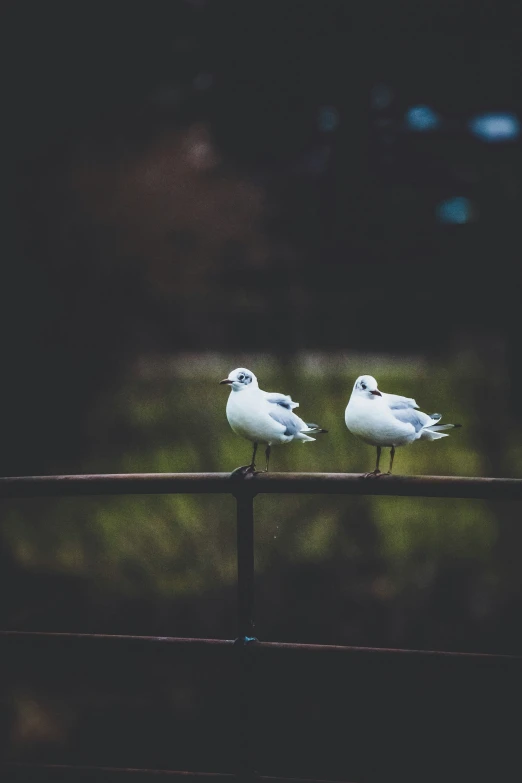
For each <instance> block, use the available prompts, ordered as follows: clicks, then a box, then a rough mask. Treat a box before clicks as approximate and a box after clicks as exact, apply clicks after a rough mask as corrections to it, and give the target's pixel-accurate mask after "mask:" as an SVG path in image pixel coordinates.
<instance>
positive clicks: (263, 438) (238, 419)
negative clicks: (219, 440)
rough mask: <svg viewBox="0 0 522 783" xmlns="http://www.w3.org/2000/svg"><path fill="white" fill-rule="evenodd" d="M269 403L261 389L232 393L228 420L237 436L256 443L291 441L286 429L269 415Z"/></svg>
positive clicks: (229, 401) (228, 402)
mask: <svg viewBox="0 0 522 783" xmlns="http://www.w3.org/2000/svg"><path fill="white" fill-rule="evenodd" d="M268 406H269V403H268V402H267V401H266V398H265V397H264V395H263V394H262V393H261V392H260V390H259V389H252V390H250V389H244V390H242V391H240V392H231V393H230V395H229V398H228V401H227V419H228V423H229V424H230V426H231V428H232V429H233V431H234V432H235V433H236V435H241V436H242V437H243V438H247V440H251V441H253V442H256V443H285V442H286V441H288V440H291V437H288V436H286V435H285V434H284V432H285V429H286V428H285V427H284V425H282V424H279V422H277V421H275V419H273V418H272V417H271V416H270V415H269V408H268Z"/></svg>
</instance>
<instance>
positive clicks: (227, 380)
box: [220, 378, 233, 383]
mask: <svg viewBox="0 0 522 783" xmlns="http://www.w3.org/2000/svg"><path fill="white" fill-rule="evenodd" d="M220 383H233V381H231V380H230V378H223V380H222V381H220Z"/></svg>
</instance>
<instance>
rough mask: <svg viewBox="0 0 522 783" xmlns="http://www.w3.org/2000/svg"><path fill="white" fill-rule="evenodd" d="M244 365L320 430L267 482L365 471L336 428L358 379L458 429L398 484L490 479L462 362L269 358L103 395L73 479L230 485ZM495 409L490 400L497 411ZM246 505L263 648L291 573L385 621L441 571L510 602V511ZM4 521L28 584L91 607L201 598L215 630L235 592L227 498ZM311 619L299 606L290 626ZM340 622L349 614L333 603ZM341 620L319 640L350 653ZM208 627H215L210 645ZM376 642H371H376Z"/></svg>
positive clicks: (30, 507)
mask: <svg viewBox="0 0 522 783" xmlns="http://www.w3.org/2000/svg"><path fill="white" fill-rule="evenodd" d="M245 364H246V365H247V366H249V367H250V368H251V369H253V370H254V371H255V372H256V374H257V375H258V378H259V380H260V385H261V387H262V388H265V389H267V390H278V391H284V392H286V393H290V394H292V396H293V397H294V398H295V399H296V400H297V401H298V402H299V403H300V408H299V412H300V413H301V415H304V416H305V418H308V419H311V420H314V421H318V422H319V423H320V424H321V425H322V426H323V427H325V428H326V429H328V430H329V433H328V434H327V435H324V436H323V437H320V438H318V439H317V441H316V442H315V443H310V444H304V445H303V444H290V445H288V446H285V447H274V449H273V454H272V461H271V467H272V470H275V471H324V472H362V471H365V470H369V469H371V468H373V465H374V459H375V450H374V449H373V448H371V447H369V446H366V445H365V444H363V443H361V442H360V441H358V440H357V439H355V438H354V437H353V436H352V435H350V433H348V431H347V430H346V427H345V424H344V408H345V406H346V403H347V400H348V397H349V394H350V391H351V387H352V385H353V381H354V379H355V377H356V376H357V375H358V374H359V373H360V372H362V371H364V372H371V373H373V374H375V376H376V377H377V378H378V380H379V384H380V386H381V388H383V389H385V390H390V391H394V392H397V393H406V394H407V395H409V396H413V397H415V398H416V399H417V401H418V402H419V404H420V405H421V408H423V409H424V410H426V411H428V412H432V411H439V412H441V413H442V414H443V420H444V421H459V422H460V423H462V425H463V427H462V429H460V430H456V431H454V432H452V434H451V436H450V437H449V438H446V439H444V440H441V441H437V442H434V443H417V444H414V445H412V446H411V447H405V448H401V449H399V450H398V453H397V457H396V462H395V468H396V472H398V473H406V474H413V473H418V474H446V475H487V474H488V473H489V471H490V468H491V463H490V462H489V461H488V455H487V437H488V427H489V425H490V424H491V422H488V421H486V422H485V425H486V426H484V422H482V423H481V415H482V411H481V410H480V409H479V408H477V407H476V406H470V405H469V400H468V398H467V392H466V390H467V388H469V387H470V386H476V385H477V383H480V380H481V379H480V378H479V377H478V376H477V369H478V366H477V364H476V363H474V362H472V361H470V360H469V359H468V360H466V359H465V357H464V356H463V355H459V356H457V357H455V358H454V359H453V360H452V361H450V362H445V363H444V364H443V363H440V364H438V363H435V362H430V363H427V362H425V361H423V360H421V359H417V358H411V359H400V358H398V357H370V356H366V357H357V356H350V355H346V356H342V357H339V358H335V357H328V356H327V355H320V354H318V355H306V354H303V355H301V356H297V357H295V358H294V359H293V360H291V361H287V362H283V361H276V360H274V359H271V358H269V357H267V356H256V357H250V358H247V357H246V356H241V357H234V358H232V357H230V356H220V355H215V354H212V355H210V354H209V355H200V356H196V355H193V356H189V357H183V356H180V357H177V358H176V357H173V358H165V359H162V358H161V357H158V358H157V359H149V360H147V359H146V358H145V359H143V360H142V361H141V362H138V363H137V364H136V365H134V366H133V368H132V369H131V370H129V372H128V374H127V375H126V376H124V377H122V379H121V384H120V386H119V388H115V390H114V391H113V392H112V393H105V394H103V395H102V396H101V397H100V399H99V400H98V404H97V405H96V406H95V408H94V409H93V410H92V412H91V414H90V418H89V432H90V455H89V456H88V457H87V458H86V460H85V464H84V470H85V472H102V473H104V472H112V473H118V472H182V471H189V472H192V471H230V470H232V469H234V468H235V467H237V466H238V465H239V464H245V463H246V462H248V459H249V458H250V454H251V446H250V444H249V443H248V442H247V441H245V440H242V439H240V438H238V437H237V436H236V435H234V433H233V432H232V431H231V429H230V427H229V425H228V423H227V421H226V416H225V405H226V398H227V394H228V390H225V389H223V387H219V386H218V381H219V380H220V379H221V377H223V376H224V375H226V374H227V373H228V372H229V370H230V369H232V368H233V366H239V365H245ZM482 382H483V383H484V382H485V379H482ZM497 393H498V390H497ZM504 394H507V390H504ZM502 404H503V399H502V398H501V397H499V398H498V399H497V405H498V406H499V407H502ZM512 436H513V440H514V441H515V440H516V438H515V436H514V429H510V428H507V429H506V430H505V431H504V432H503V442H504V448H505V450H506V451H508V452H510V449H511V444H510V441H511V437H512ZM384 459H387V452H386V453H385V455H384ZM511 465H512V474H514V475H517V474H520V471H521V470H522V465H521V463H520V457H519V459H518V460H517V462H516V463H514V462H512V463H511ZM384 466H386V462H385V463H384ZM255 503H256V570H257V574H258V580H259V583H258V587H259V610H260V611H259V613H260V617H261V618H263V616H264V615H265V614H266V613H267V612H268V614H267V615H266V617H265V619H264V620H263V619H262V620H261V622H262V623H263V622H264V623H266V624H267V628H266V629H265V630H264V629H263V628H262V627H261V628H260V629H259V633H260V634H261V635H262V636H264V635H265V631H266V630H268V628H269V627H270V625H271V624H272V623H274V622H275V624H276V625H277V624H278V623H279V622H280V620H281V618H284V617H287V616H288V613H291V612H292V611H294V608H295V606H294V604H293V599H292V600H291V601H289V603H288V605H284V604H282V605H280V606H278V610H277V612H278V616H279V618H280V619H279V620H277V619H276V618H274V617H272V618H270V605H271V602H272V601H273V600H275V595H274V590H275V591H276V592H277V589H278V588H277V586H276V583H274V582H273V578H274V573H276V572H277V571H279V576H278V577H277V578H278V579H279V580H284V579H285V578H286V574H287V572H288V573H289V572H290V571H291V570H292V569H293V568H295V567H298V568H304V569H307V568H311V569H312V570H313V571H314V573H315V576H316V577H317V574H321V579H323V580H327V581H328V580H329V579H330V578H331V579H332V580H333V581H332V584H331V587H332V589H333V585H334V583H335V584H336V585H337V588H336V589H340V590H341V595H342V594H344V593H346V594H347V596H348V600H350V601H351V600H355V601H357V600H359V599H357V597H356V596H357V594H359V593H360V594H361V596H362V595H366V599H368V598H370V599H371V600H373V599H376V600H377V601H378V602H380V603H381V604H382V605H383V606H387V607H388V609H390V610H392V609H393V607H397V606H399V605H400V601H401V600H403V599H404V598H405V597H407V596H409V599H408V600H414V602H415V601H417V600H418V601H423V600H425V599H426V596H429V595H430V593H431V591H432V590H433V587H434V584H435V583H436V581H437V579H438V577H439V576H440V572H441V569H442V570H443V569H444V568H445V567H446V566H447V564H448V563H452V562H460V561H462V562H466V561H467V562H468V563H470V564H472V567H473V568H474V569H475V570H477V571H478V572H480V577H479V582H481V583H482V584H483V588H484V589H485V590H486V592H487V591H488V590H491V589H493V587H492V585H494V584H495V579H497V587H496V588H495V589H497V588H498V590H499V591H500V592H501V591H502V589H504V588H505V587H506V585H505V584H504V587H502V585H499V584H498V578H499V574H498V573H497V570H496V569H497V568H498V564H497V563H496V562H495V556H494V552H495V546H496V544H497V539H498V537H499V526H500V525H502V524H503V522H505V521H506V520H507V519H511V518H512V516H513V509H511V508H510V504H507V506H508V507H507V508H502V507H501V508H499V507H498V506H499V505H500V506H501V505H502V504H497V506H495V505H492V504H488V503H486V502H481V501H466V500H443V499H428V498H427V499H421V498H385V497H382V498H378V497H373V498H372V497H368V498H355V497H353V498H343V497H339V496H332V497H329V496H328V495H324V496H311V497H308V496H302V495H296V496H292V495H288V496H285V495H280V496H260V497H258V498H257V499H256V501H255ZM6 511H7V513H6V514H5V516H4V520H3V524H2V532H3V535H4V538H5V541H6V542H7V545H8V546H9V547H10V549H11V551H12V554H13V556H14V558H15V560H16V562H17V563H18V564H19V565H20V566H21V567H23V568H24V569H26V570H27V571H29V572H30V571H36V572H43V573H45V572H48V573H55V574H60V573H62V574H64V575H67V574H68V575H74V576H75V577H82V578H83V579H85V580H87V581H88V582H89V583H91V584H92V586H93V589H94V586H95V589H96V591H101V594H103V592H104V591H109V593H110V594H113V595H121V596H127V598H126V600H136V599H141V600H143V599H144V597H145V598H146V597H147V596H149V597H150V598H152V597H153V596H156V599H162V600H165V601H167V603H168V604H169V605H170V606H171V611H172V612H173V617H174V618H175V616H176V608H175V607H176V605H177V604H180V603H183V601H185V600H187V599H190V600H195V599H196V598H197V597H198V596H205V595H206V596H209V595H212V593H214V596H215V598H214V601H213V605H214V608H215V613H216V617H218V618H219V616H220V614H221V613H222V611H223V607H219V606H218V604H219V591H220V590H223V589H225V590H228V589H233V585H234V583H235V578H236V564H235V512H234V502H233V500H232V498H229V497H222V496H216V497H209V496H190V495H179V496H168V495H157V496H154V495H153V496H145V497H132V496H130V497H99V498H86V499H79V498H76V499H61V500H50V499H48V500H39V501H36V500H27V501H10V502H8V503H7V509H6ZM368 569H369V571H370V572H372V573H371V576H370V577H364V579H363V584H360V585H359V586H358V587H357V588H356V590H355V597H354V595H353V590H354V586H353V578H354V577H353V574H354V573H356V572H362V573H364V571H365V570H368ZM350 571H352V572H353V573H352V575H351V576H350V575H349V572H350ZM343 573H345V574H346V580H345V584H344V585H343V576H342V574H343ZM495 574H496V576H495ZM505 576H506V575H505V574H504V575H503V578H504V581H505ZM265 582H266V584H265ZM313 583H314V580H313V579H312V580H311V585H312V584H313ZM361 591H362V593H361ZM283 592H284V591H283ZM416 592H417V593H418V595H417V598H414V596H415V593H416ZM350 593H351V595H350ZM133 597H134V598H133ZM287 597H288V596H287ZM401 597H402V598H401ZM497 597H499V596H497ZM366 599H365V600H366ZM147 600H148V599H147ZM315 600H316V601H317V605H316V606H315V608H313V607H312V609H311V610H310V612H311V613H310V614H309V615H308V616H307V617H306V624H305V623H304V621H303V623H302V625H301V629H300V630H299V623H298V628H297V630H294V631H293V632H291V633H290V635H292V633H297V634H299V633H303V634H305V635H306V636H310V634H311V633H312V632H311V631H310V628H313V627H314V623H315V622H316V620H317V619H318V617H320V616H321V614H322V609H321V601H320V600H318V598H317V597H316V599H315ZM325 600H326V599H325ZM486 604H487V601H486V602H485V605H486ZM307 606H309V602H308V599H307V598H306V597H304V598H303V607H302V611H305V612H306V611H307V610H306V607H307ZM337 611H339V612H344V611H346V608H344V609H343V606H342V604H340V605H338V606H337ZM401 611H402V610H401ZM404 611H405V610H404ZM314 612H317V618H315V619H314V617H313V613H314ZM406 615H407V613H406ZM406 615H405V620H404V622H405V623H406V625H407V623H408V618H407V616H406ZM468 619H469V618H468ZM346 620H347V618H346V617H344V616H338V617H333V616H332V617H331V618H330V621H329V622H330V623H331V624H332V627H330V628H328V629H323V631H322V633H323V634H324V633H326V634H330V635H333V636H335V637H336V638H338V637H339V636H340V638H342V639H343V640H344V641H346V642H348V641H353V639H351V634H352V633H353V629H352V628H351V627H350V623H349V622H348V625H347V626H346V625H345V623H346ZM216 622H217V623H218V625H217V626H215V627H214V626H212V627H214V628H215V632H216V633H219V628H218V626H219V620H218V621H216ZM198 623H199V626H198ZM174 626H175V620H174ZM194 628H195V629H196V631H195V632H196V633H197V632H198V630H197V629H198V628H199V633H203V632H204V630H205V628H207V629H208V622H207V619H206V618H205V617H203V616H200V617H199V618H197V619H195V620H194ZM343 629H344V630H343ZM388 632H389V631H386V630H385V629H381V630H380V632H379V637H380V639H381V641H382V642H383V643H384V641H385V639H386V635H387V633H388ZM358 633H359V632H358ZM363 640H364V639H363ZM316 641H319V639H316Z"/></svg>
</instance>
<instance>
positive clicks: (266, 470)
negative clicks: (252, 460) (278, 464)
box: [265, 444, 270, 473]
mask: <svg viewBox="0 0 522 783" xmlns="http://www.w3.org/2000/svg"><path fill="white" fill-rule="evenodd" d="M265 457H266V468H265V473H268V463H269V462H270V444H269V445H268V446H267V447H266V449H265Z"/></svg>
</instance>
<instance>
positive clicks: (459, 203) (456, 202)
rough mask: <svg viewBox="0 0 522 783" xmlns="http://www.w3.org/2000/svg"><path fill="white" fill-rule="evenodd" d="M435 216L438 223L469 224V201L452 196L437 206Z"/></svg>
mask: <svg viewBox="0 0 522 783" xmlns="http://www.w3.org/2000/svg"><path fill="white" fill-rule="evenodd" d="M435 211H436V215H437V220H438V221H439V223H458V224H462V223H469V221H470V220H472V219H473V208H472V204H471V201H470V200H469V199H468V198H465V197H464V196H453V197H452V198H447V199H445V200H444V201H441V202H440V203H439V204H437V207H436V210H435Z"/></svg>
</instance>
